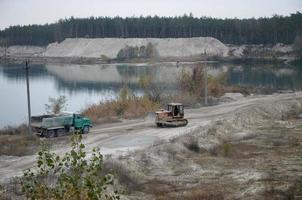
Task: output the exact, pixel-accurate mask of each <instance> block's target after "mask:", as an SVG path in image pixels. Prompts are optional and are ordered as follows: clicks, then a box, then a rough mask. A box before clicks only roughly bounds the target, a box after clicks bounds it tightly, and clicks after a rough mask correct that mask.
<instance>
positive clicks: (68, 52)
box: [44, 37, 229, 58]
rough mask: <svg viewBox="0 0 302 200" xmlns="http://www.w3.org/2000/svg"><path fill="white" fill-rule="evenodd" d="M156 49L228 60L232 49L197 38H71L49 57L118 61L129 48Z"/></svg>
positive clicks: (163, 52)
mask: <svg viewBox="0 0 302 200" xmlns="http://www.w3.org/2000/svg"><path fill="white" fill-rule="evenodd" d="M148 43H151V44H153V45H154V47H155V48H156V50H157V52H158V56H160V57H191V56H198V55H201V54H204V53H205V52H206V53H207V54H208V55H217V56H223V57H225V56H227V55H228V52H229V49H228V47H227V46H225V45H224V44H223V43H221V42H220V41H219V40H217V39H215V38H212V37H196V38H165V39H160V38H127V39H123V38H95V39H90V38H67V39H65V40H64V41H63V42H61V43H52V44H50V45H48V47H47V49H46V52H45V53H44V55H45V56H47V57H94V58H99V57H101V55H104V56H106V57H108V58H116V56H117V54H118V52H119V51H120V50H121V49H123V48H124V47H126V46H127V45H128V46H132V47H135V46H138V47H140V46H146V45H147V44H148Z"/></svg>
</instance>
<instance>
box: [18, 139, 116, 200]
mask: <svg viewBox="0 0 302 200" xmlns="http://www.w3.org/2000/svg"><path fill="white" fill-rule="evenodd" d="M71 147H72V148H71V151H70V152H67V153H65V155H63V156H62V157H60V156H59V155H57V154H55V153H51V152H50V151H49V149H47V148H43V149H42V150H41V151H40V152H39V153H38V158H37V170H32V169H28V170H26V171H25V172H24V176H23V177H22V180H21V185H22V191H23V192H24V193H25V195H26V197H27V198H30V199H54V200H55V199H77V200H80V199H119V196H118V195H117V194H116V192H114V193H113V192H109V190H108V186H109V185H112V184H113V180H114V179H113V176H112V175H111V174H106V175H101V173H100V172H101V171H102V167H103V156H102V155H101V153H100V151H99V149H98V148H94V149H93V152H92V155H91V157H90V159H89V160H88V159H87V158H86V152H85V151H84V148H85V145H84V144H83V143H81V135H74V136H73V137H72V145H71Z"/></svg>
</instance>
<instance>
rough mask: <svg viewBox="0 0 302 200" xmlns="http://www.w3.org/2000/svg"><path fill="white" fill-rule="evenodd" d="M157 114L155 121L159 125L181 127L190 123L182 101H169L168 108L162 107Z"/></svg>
mask: <svg viewBox="0 0 302 200" xmlns="http://www.w3.org/2000/svg"><path fill="white" fill-rule="evenodd" d="M155 114H156V118H155V123H156V125H157V126H158V127H179V126H186V125H187V124H188V120H187V119H185V118H184V114H185V113H184V105H183V104H182V103H168V105H167V110H164V109H161V110H159V111H157V112H155Z"/></svg>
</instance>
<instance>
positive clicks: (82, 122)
mask: <svg viewBox="0 0 302 200" xmlns="http://www.w3.org/2000/svg"><path fill="white" fill-rule="evenodd" d="M73 127H74V128H75V130H80V131H81V132H82V133H84V134H86V133H88V132H89V129H90V127H92V124H91V120H90V119H89V118H87V117H84V116H83V115H81V114H73Z"/></svg>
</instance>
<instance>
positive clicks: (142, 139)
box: [0, 92, 302, 183]
mask: <svg viewBox="0 0 302 200" xmlns="http://www.w3.org/2000/svg"><path fill="white" fill-rule="evenodd" d="M301 98H302V92H297V93H291V94H274V95H269V96H257V97H248V98H244V99H241V100H238V101H235V102H231V103H225V104H221V105H217V106H212V107H204V108H200V109H190V110H186V117H187V118H188V119H189V124H188V125H187V126H186V127H180V128H164V129H163V128H157V127H156V126H155V125H154V122H153V117H152V116H147V117H146V118H145V119H143V120H131V121H125V122H121V123H116V124H106V125H102V126H95V127H93V128H92V129H91V133H89V134H88V135H84V138H83V142H84V144H86V148H87V151H88V152H91V150H92V148H93V147H97V146H98V147H100V149H101V152H102V153H103V154H106V155H111V157H118V156H120V155H126V154H129V153H131V152H133V151H134V150H137V149H144V148H147V147H150V146H152V145H154V144H156V143H159V142H165V141H169V140H171V139H172V138H175V137H178V136H181V135H186V134H188V133H190V132H192V131H194V130H195V129H200V128H202V127H206V126H208V125H210V124H211V123H214V122H217V121H221V120H228V119H231V118H234V117H235V116H236V115H237V114H238V112H241V111H243V113H244V110H245V109H247V108H253V107H257V106H258V107H259V106H263V105H266V104H267V105H271V106H273V105H279V104H280V103H281V104H280V105H279V107H276V109H277V110H280V112H282V109H289V108H288V107H291V106H292V105H291V104H289V103H286V104H285V105H283V104H282V102H291V101H293V100H297V99H298V100H301ZM300 102H301V101H300ZM277 103H279V104H277ZM282 105H283V107H282ZM280 106H281V107H280ZM258 109H259V108H258ZM277 112H278V111H277ZM277 114H278V113H276V115H277ZM242 117H244V116H242ZM247 118H248V117H247ZM246 120H249V119H246ZM237 125H238V126H243V125H242V124H241V125H240V124H237ZM51 140H53V143H54V146H53V150H54V151H55V152H57V153H64V152H66V151H67V150H68V148H67V147H66V146H68V145H66V143H67V142H66V141H68V137H62V138H54V139H51ZM35 159H36V155H31V156H22V157H16V156H0V182H1V183H4V182H7V181H8V180H9V178H11V177H14V176H19V175H21V174H22V172H23V170H25V169H26V168H28V167H32V166H34V164H35Z"/></svg>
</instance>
